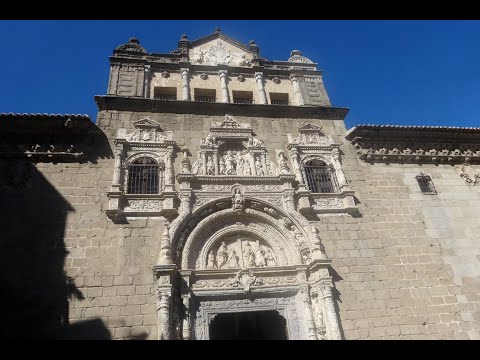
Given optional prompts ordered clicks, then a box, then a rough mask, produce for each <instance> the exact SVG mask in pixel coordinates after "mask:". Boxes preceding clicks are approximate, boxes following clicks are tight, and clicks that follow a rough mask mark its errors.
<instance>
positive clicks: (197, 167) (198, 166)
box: [192, 157, 203, 175]
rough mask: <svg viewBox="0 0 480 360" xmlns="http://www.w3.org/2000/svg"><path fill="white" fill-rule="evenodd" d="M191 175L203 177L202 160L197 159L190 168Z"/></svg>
mask: <svg viewBox="0 0 480 360" xmlns="http://www.w3.org/2000/svg"><path fill="white" fill-rule="evenodd" d="M192 174H195V175H203V161H202V158H201V157H199V158H198V159H197V160H196V161H195V162H194V163H193V166H192Z"/></svg>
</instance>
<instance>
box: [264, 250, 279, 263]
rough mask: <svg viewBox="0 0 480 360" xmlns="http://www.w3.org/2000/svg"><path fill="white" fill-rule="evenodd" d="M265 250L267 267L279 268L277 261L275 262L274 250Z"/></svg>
mask: <svg viewBox="0 0 480 360" xmlns="http://www.w3.org/2000/svg"><path fill="white" fill-rule="evenodd" d="M264 249H265V254H264V258H265V265H266V266H277V260H275V257H274V256H273V254H272V250H270V249H269V248H264Z"/></svg>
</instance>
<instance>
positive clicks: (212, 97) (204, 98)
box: [195, 95, 217, 102]
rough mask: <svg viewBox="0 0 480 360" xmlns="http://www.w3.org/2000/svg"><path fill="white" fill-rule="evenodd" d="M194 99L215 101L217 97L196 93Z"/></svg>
mask: <svg viewBox="0 0 480 360" xmlns="http://www.w3.org/2000/svg"><path fill="white" fill-rule="evenodd" d="M195 101H201V102H216V101H217V99H216V98H215V96H197V95H195Z"/></svg>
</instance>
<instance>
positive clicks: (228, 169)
mask: <svg viewBox="0 0 480 360" xmlns="http://www.w3.org/2000/svg"><path fill="white" fill-rule="evenodd" d="M234 160H235V159H234V158H233V155H232V152H231V151H230V150H229V151H227V154H226V155H225V174H227V175H235V167H234V163H233V162H234Z"/></svg>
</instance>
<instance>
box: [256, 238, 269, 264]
mask: <svg viewBox="0 0 480 360" xmlns="http://www.w3.org/2000/svg"><path fill="white" fill-rule="evenodd" d="M266 265H267V264H266V262H265V249H264V247H263V245H262V244H260V241H258V240H257V249H256V250H255V266H257V267H261V266H266Z"/></svg>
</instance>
